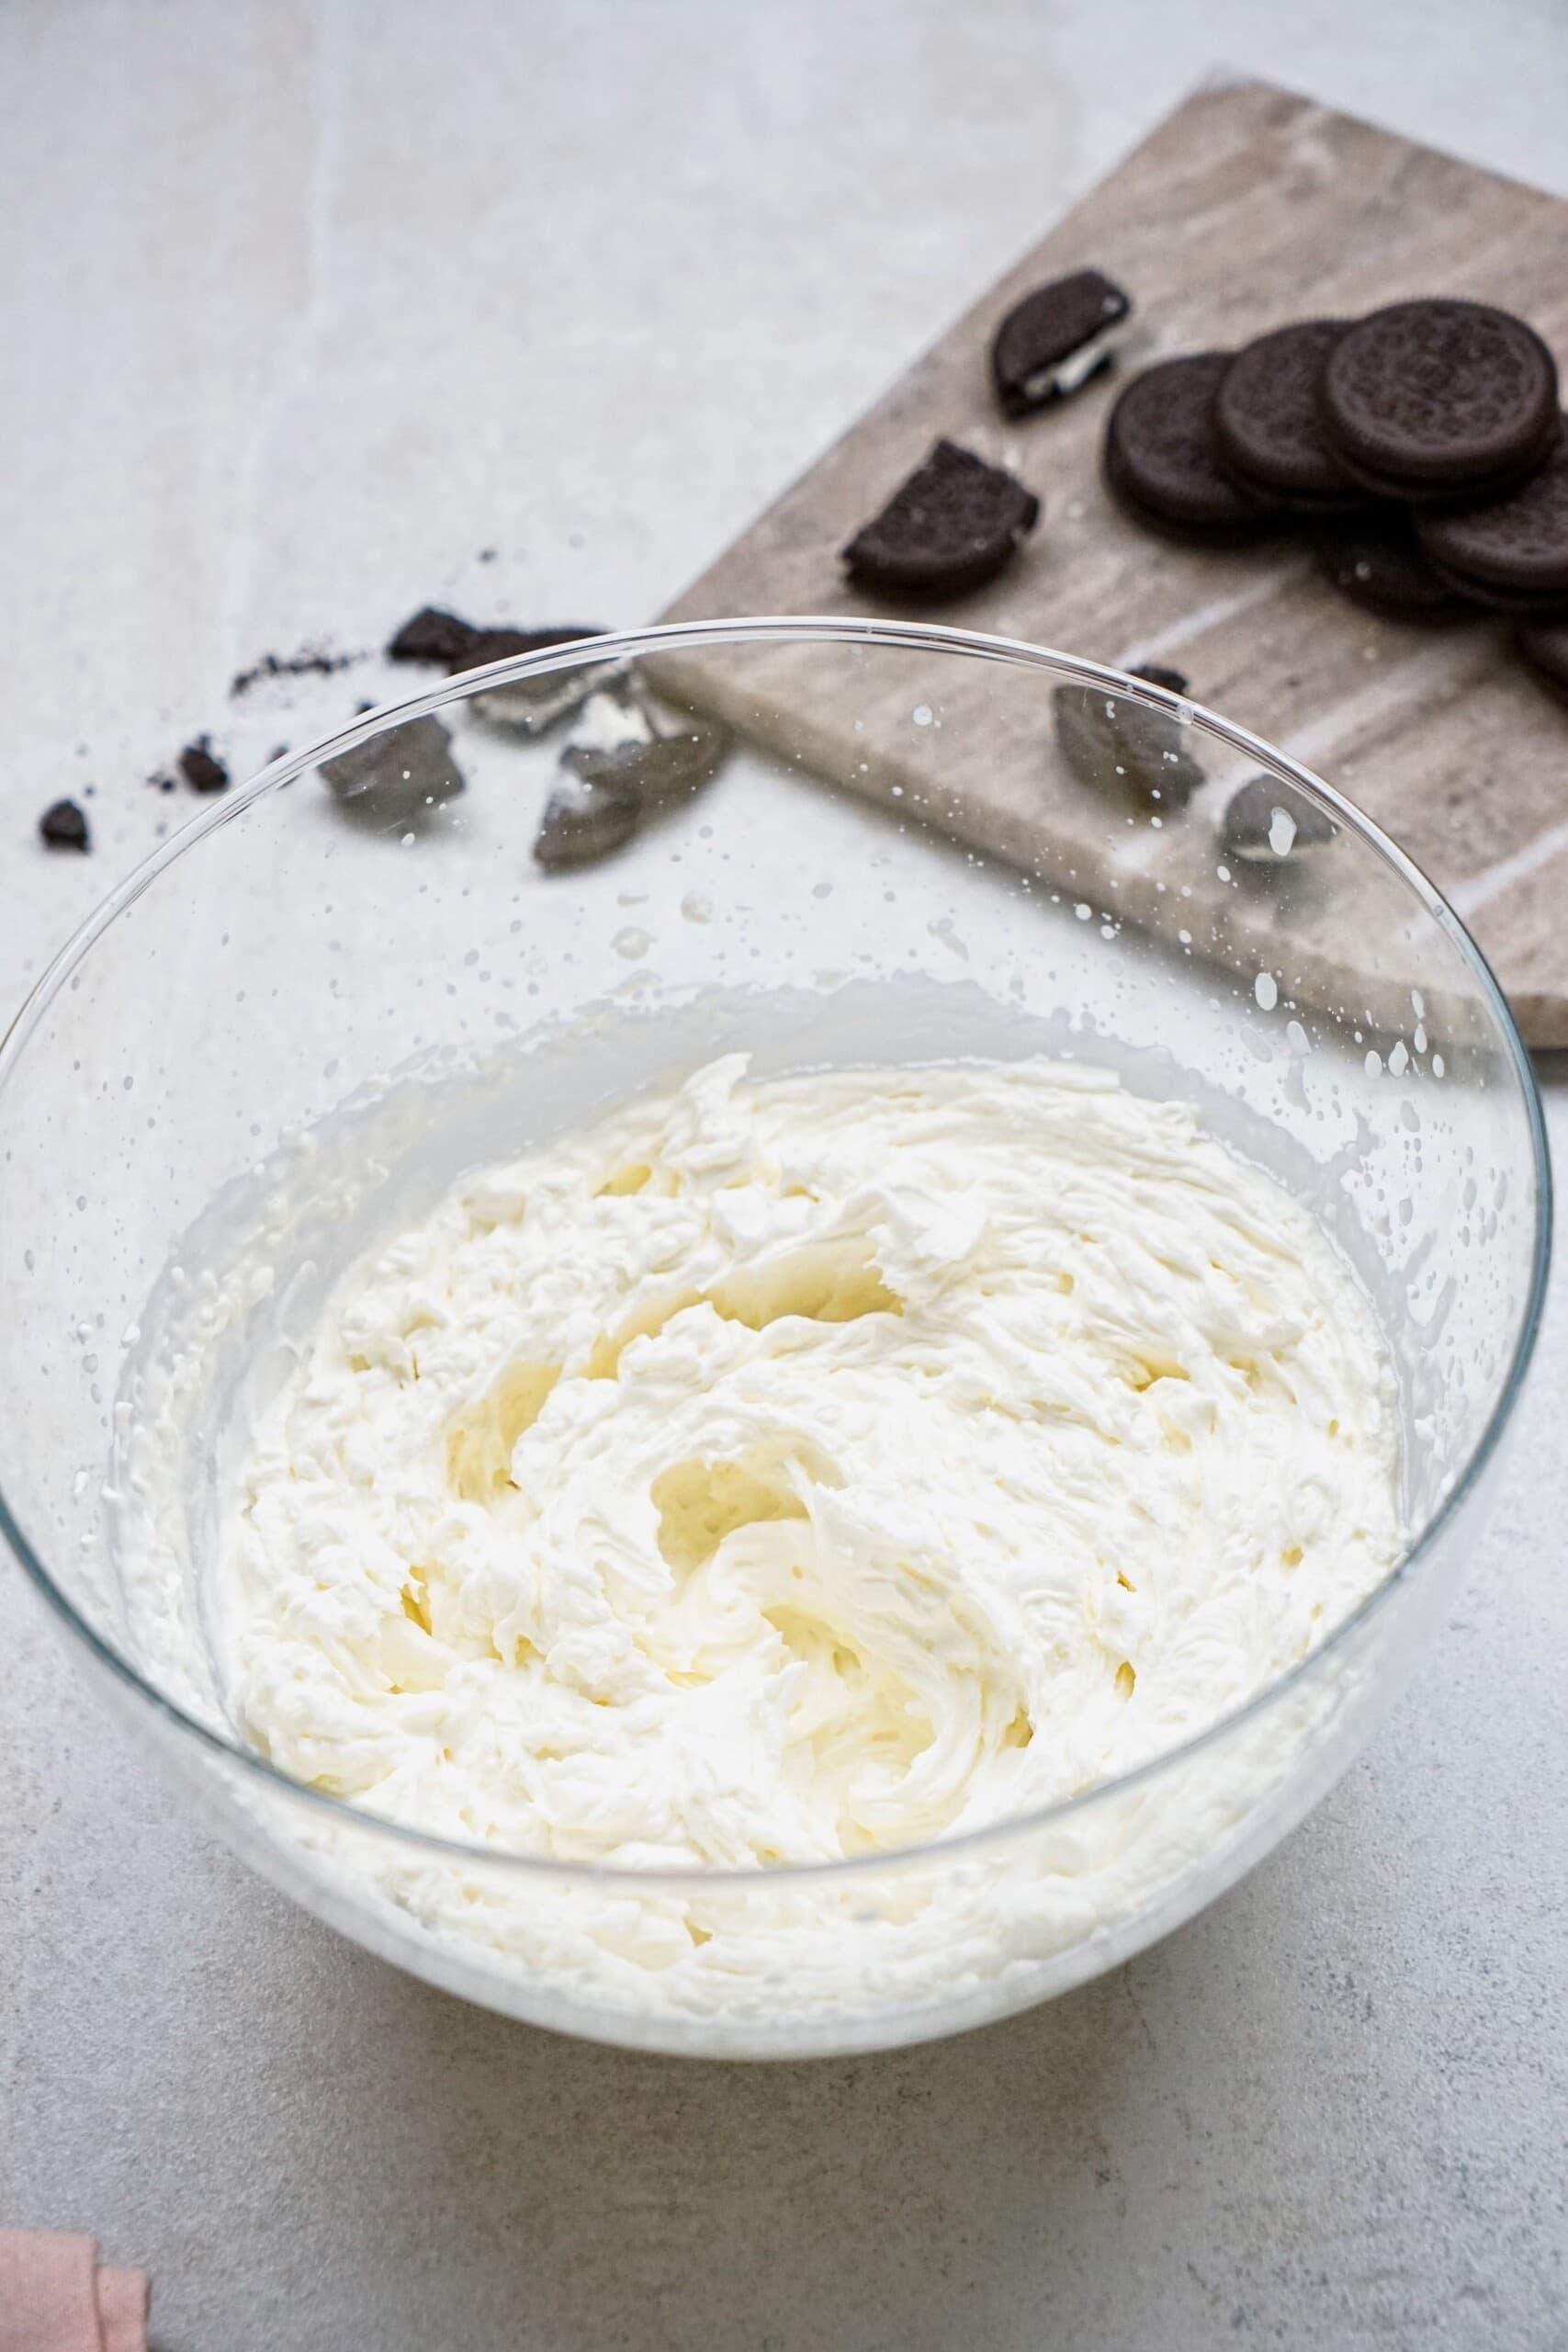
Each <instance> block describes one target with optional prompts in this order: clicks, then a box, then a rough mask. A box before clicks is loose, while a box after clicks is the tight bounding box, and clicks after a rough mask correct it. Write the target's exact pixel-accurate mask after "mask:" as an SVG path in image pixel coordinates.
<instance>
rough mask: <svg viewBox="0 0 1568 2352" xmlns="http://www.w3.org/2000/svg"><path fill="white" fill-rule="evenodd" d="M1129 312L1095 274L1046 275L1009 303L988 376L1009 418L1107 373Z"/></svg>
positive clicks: (1083, 271) (1129, 306)
mask: <svg viewBox="0 0 1568 2352" xmlns="http://www.w3.org/2000/svg"><path fill="white" fill-rule="evenodd" d="M1132 308H1133V305H1132V303H1131V302H1130V301H1129V300H1128V299H1127V297H1126V295H1125V294H1123V293H1122V288H1120V287H1119V286H1117V285H1115V284H1114V283H1113V282H1112V280H1111V279H1110V278H1109V277H1102V276H1101V275H1100V271H1099V270H1098V269H1078V270H1075V271H1074V272H1073V274H1072V276H1071V277H1056V278H1053V279H1052V281H1051V283H1050V284H1049V285H1048V286H1037V287H1036V288H1034V291H1033V292H1032V294H1026V295H1025V296H1024V298H1023V300H1022V301H1021V302H1017V303H1015V304H1014V305H1013V308H1012V309H1011V310H1010V311H1009V312H1008V314H1007V316H1006V318H1005V319H1004V320H1003V321H1002V322H1001V325H1000V326H999V327H998V329H997V334H996V340H995V342H994V343H993V344H992V345H991V379H992V381H993V382H994V383H995V385H996V388H997V398H998V401H1000V403H1001V405H1002V407H1003V408H1004V409H1005V410H1006V412H1007V413H1008V415H1009V416H1028V415H1030V414H1032V413H1033V411H1034V410H1036V409H1042V408H1049V407H1050V406H1051V405H1052V403H1053V402H1054V401H1060V400H1066V397H1067V395H1068V394H1069V393H1070V392H1076V391H1077V390H1078V388H1079V387H1080V385H1083V384H1087V383H1088V382H1089V379H1090V377H1091V376H1098V375H1099V374H1100V371H1101V369H1103V368H1109V367H1110V365H1111V360H1112V359H1113V358H1114V356H1115V355H1116V348H1117V345H1118V344H1119V343H1120V342H1121V341H1122V339H1123V337H1122V329H1123V327H1124V325H1125V323H1126V320H1127V317H1128V314H1129V313H1130V311H1132Z"/></svg>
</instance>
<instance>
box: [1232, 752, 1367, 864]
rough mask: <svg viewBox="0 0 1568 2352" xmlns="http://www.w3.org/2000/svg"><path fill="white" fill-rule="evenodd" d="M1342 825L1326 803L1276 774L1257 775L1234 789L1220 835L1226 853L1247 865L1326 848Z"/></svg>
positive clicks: (1277, 860) (1271, 861)
mask: <svg viewBox="0 0 1568 2352" xmlns="http://www.w3.org/2000/svg"><path fill="white" fill-rule="evenodd" d="M1338 831H1339V828H1338V826H1337V824H1336V823H1335V822H1334V820H1333V819H1332V817H1330V816H1329V815H1328V813H1327V811H1326V810H1325V809H1320V808H1319V807H1318V805H1317V803H1316V801H1315V800H1309V799H1308V797H1307V796H1306V794H1305V793H1304V792H1301V791H1298V790H1297V788H1296V787H1295V786H1294V785H1290V784H1286V783H1285V782H1284V781H1283V780H1282V779H1281V778H1280V777H1279V776H1277V775H1255V776H1254V777H1252V779H1251V780H1250V782H1249V783H1247V784H1244V785H1243V786H1241V787H1240V789H1239V791H1237V792H1235V793H1233V794H1232V796H1231V798H1230V802H1229V804H1228V806H1227V807H1226V809H1225V815H1224V825H1223V826H1222V828H1221V836H1220V837H1221V840H1222V842H1223V843H1224V851H1225V854H1226V855H1227V857H1235V858H1239V859H1241V861H1242V862H1243V864H1244V865H1265V866H1266V865H1277V864H1278V863H1279V862H1280V860H1281V859H1282V858H1287V857H1299V856H1301V855H1302V854H1303V853H1305V852H1308V851H1312V850H1319V849H1325V848H1326V847H1327V845H1328V843H1329V842H1332V841H1333V840H1335V839H1336V837H1337V834H1338Z"/></svg>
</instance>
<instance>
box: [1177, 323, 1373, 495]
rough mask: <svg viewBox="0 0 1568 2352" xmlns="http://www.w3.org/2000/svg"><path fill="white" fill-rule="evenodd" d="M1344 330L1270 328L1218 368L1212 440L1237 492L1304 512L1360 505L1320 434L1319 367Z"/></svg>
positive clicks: (1330, 326) (1343, 325)
mask: <svg viewBox="0 0 1568 2352" xmlns="http://www.w3.org/2000/svg"><path fill="white" fill-rule="evenodd" d="M1345 331H1346V322H1345V321H1344V320H1342V319H1303V320H1301V321H1300V322H1298V323H1297V324H1296V325H1294V326H1289V327H1277V328H1276V329H1275V331H1274V333H1273V334H1262V335H1259V336H1258V340H1257V342H1256V343H1249V344H1247V346H1246V347H1245V349H1243V350H1241V351H1238V352H1237V353H1236V355H1235V358H1234V359H1233V360H1232V361H1231V363H1230V366H1229V367H1228V368H1226V369H1225V372H1224V375H1223V376H1222V377H1221V379H1220V384H1219V389H1218V390H1217V391H1216V392H1215V394H1214V442H1215V446H1216V447H1217V448H1218V450H1219V454H1220V461H1221V463H1222V464H1223V465H1224V468H1225V469H1226V471H1227V472H1228V473H1230V474H1232V475H1233V476H1234V477H1235V480H1236V481H1237V482H1239V483H1240V485H1241V487H1242V489H1243V490H1246V491H1250V492H1253V494H1254V495H1255V496H1256V497H1258V498H1260V499H1263V500H1270V499H1271V500H1274V501H1275V502H1277V503H1280V504H1281V505H1287V506H1291V507H1299V508H1301V509H1303V511H1305V512H1309V513H1317V512H1320V511H1323V510H1325V509H1328V508H1333V507H1337V506H1360V505H1364V504H1365V503H1366V492H1365V491H1363V490H1360V489H1359V488H1358V487H1357V485H1356V483H1355V482H1353V481H1351V479H1350V477H1349V475H1348V473H1347V472H1346V471H1345V469H1344V467H1343V466H1342V465H1341V464H1340V463H1339V460H1338V459H1337V458H1336V457H1335V455H1334V452H1333V451H1332V449H1331V448H1330V447H1329V446H1328V443H1327V441H1326V440H1325V437H1324V430H1323V417H1322V411H1321V395H1322V390H1323V374H1324V369H1325V366H1326V365H1327V361H1328V355H1329V353H1330V352H1331V351H1332V350H1333V348H1334V346H1335V345H1336V344H1337V342H1338V341H1339V338H1340V336H1341V335H1342V334H1344V333H1345Z"/></svg>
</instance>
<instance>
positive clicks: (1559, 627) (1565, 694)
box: [1514, 621, 1568, 702]
mask: <svg viewBox="0 0 1568 2352" xmlns="http://www.w3.org/2000/svg"><path fill="white" fill-rule="evenodd" d="M1514 642H1515V644H1516V645H1517V648H1518V650H1519V652H1520V654H1521V655H1522V656H1523V658H1524V661H1525V664H1526V666H1527V668H1528V669H1529V672H1530V673H1531V675H1532V676H1533V677H1535V678H1537V679H1539V680H1540V684H1542V685H1543V686H1544V687H1545V688H1546V690H1547V692H1548V694H1552V695H1556V696H1557V699H1558V701H1559V702H1568V621H1551V622H1547V621H1541V622H1538V623H1537V625H1536V626H1535V627H1534V628H1522V629H1520V631H1519V633H1518V635H1517V638H1516V639H1514Z"/></svg>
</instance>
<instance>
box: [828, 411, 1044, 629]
mask: <svg viewBox="0 0 1568 2352" xmlns="http://www.w3.org/2000/svg"><path fill="white" fill-rule="evenodd" d="M1039 517H1040V501H1039V500H1038V499H1037V498H1036V497H1035V495H1034V493H1033V492H1032V491H1030V490H1025V488H1024V486H1023V484H1022V483H1021V481H1015V480H1014V478H1013V476H1012V475H1011V474H1010V473H1008V472H1006V471H1005V470H1004V469H1003V468H1002V467H1000V466H988V465H987V463H986V461H985V459H984V458H976V456H975V455H974V454H973V452H972V451H970V450H968V449H960V448H959V447H957V445H956V444H955V443H954V442H952V441H939V442H938V443H937V445H936V447H934V448H933V449H932V451H931V456H930V457H929V458H927V459H926V461H925V463H924V465H923V466H920V467H919V468H917V469H916V471H915V472H914V473H912V474H911V475H910V476H909V479H908V481H907V482H905V483H904V484H903V486H902V487H901V488H900V489H898V490H896V491H895V492H894V493H893V495H892V497H891V498H890V499H889V500H888V502H887V503H886V506H885V507H884V508H883V510H882V512H881V514H880V515H876V516H874V519H873V520H872V521H871V522H869V523H867V524H864V525H863V526H862V528H861V529H860V530H858V531H857V532H856V533H855V536H854V537H853V538H852V540H851V541H850V543H849V545H848V547H847V548H845V549H844V551H843V561H844V567H845V569H846V571H848V573H849V575H850V578H851V579H852V581H853V582H854V583H855V585H856V587H857V588H874V589H879V590H882V591H885V592H886V594H889V595H895V596H956V595H960V594H963V592H964V590H965V589H968V588H978V587H979V586H980V585H981V583H982V582H985V581H987V580H989V579H991V578H992V577H993V576H994V575H995V574H996V573H997V572H998V571H1000V570H1001V568H1002V566H1003V564H1004V563H1006V561H1007V560H1008V558H1009V557H1010V555H1011V553H1012V551H1013V549H1014V548H1016V547H1017V546H1018V544H1019V542H1020V540H1021V539H1022V538H1024V537H1027V535H1028V534H1029V533H1030V532H1031V531H1032V529H1033V528H1034V526H1035V524H1036V522H1037V521H1038V520H1039Z"/></svg>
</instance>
